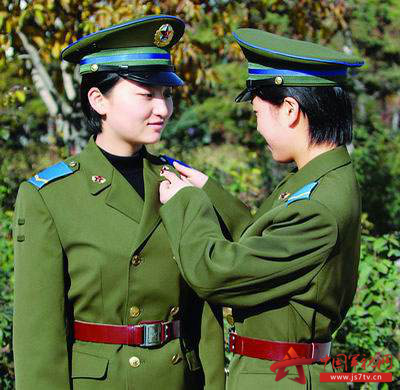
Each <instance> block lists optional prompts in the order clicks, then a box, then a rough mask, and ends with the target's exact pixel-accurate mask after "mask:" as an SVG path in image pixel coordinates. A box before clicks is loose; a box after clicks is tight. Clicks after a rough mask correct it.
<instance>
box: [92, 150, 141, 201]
mask: <svg viewBox="0 0 400 390" xmlns="http://www.w3.org/2000/svg"><path fill="white" fill-rule="evenodd" d="M97 147H98V148H99V149H100V150H101V152H102V153H103V155H104V156H105V157H106V158H107V160H108V161H109V162H110V163H111V164H112V165H113V167H114V168H115V169H117V170H118V171H119V172H120V173H121V175H122V176H124V177H125V179H126V180H128V182H129V184H130V185H131V186H132V187H133V188H134V189H135V190H136V192H137V193H138V194H139V195H140V196H141V197H142V199H144V181H143V158H144V156H145V155H146V149H145V147H142V148H141V149H140V150H139V151H138V152H136V153H135V154H133V155H132V156H116V155H114V154H111V153H108V152H106V151H105V150H103V149H102V148H100V147H99V146H97Z"/></svg>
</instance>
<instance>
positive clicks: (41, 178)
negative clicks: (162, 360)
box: [28, 161, 74, 188]
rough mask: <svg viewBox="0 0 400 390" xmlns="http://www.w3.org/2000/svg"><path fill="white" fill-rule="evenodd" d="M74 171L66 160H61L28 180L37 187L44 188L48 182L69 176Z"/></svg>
mask: <svg viewBox="0 0 400 390" xmlns="http://www.w3.org/2000/svg"><path fill="white" fill-rule="evenodd" d="M73 172H74V171H73V170H72V169H71V168H70V167H69V166H68V165H67V164H66V163H65V162H64V161H61V162H59V163H57V164H55V165H53V166H51V167H49V168H46V169H44V170H43V171H41V172H39V173H37V174H36V175H35V176H33V177H31V178H30V179H29V180H28V182H29V183H31V184H33V185H34V186H35V187H37V188H42V187H43V186H44V185H46V184H47V183H50V182H51V181H53V180H55V179H58V178H59V177H63V176H67V175H70V174H71V173H73Z"/></svg>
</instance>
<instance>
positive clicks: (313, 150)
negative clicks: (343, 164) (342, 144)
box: [294, 144, 336, 169]
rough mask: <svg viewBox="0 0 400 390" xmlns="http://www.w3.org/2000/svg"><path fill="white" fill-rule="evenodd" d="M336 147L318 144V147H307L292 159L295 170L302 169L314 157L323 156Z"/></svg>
mask: <svg viewBox="0 0 400 390" xmlns="http://www.w3.org/2000/svg"><path fill="white" fill-rule="evenodd" d="M335 148H336V145H332V144H319V145H312V146H310V145H307V146H306V147H305V148H304V150H303V151H302V152H301V153H299V155H298V156H297V157H296V158H295V159H294V161H295V163H296V165H297V169H301V168H303V167H304V166H305V165H306V164H307V163H309V162H310V161H311V160H313V159H314V158H315V157H317V156H319V155H320V154H323V153H325V152H329V151H330V150H332V149H335Z"/></svg>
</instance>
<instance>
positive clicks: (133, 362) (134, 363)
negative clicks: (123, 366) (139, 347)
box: [129, 356, 140, 368]
mask: <svg viewBox="0 0 400 390" xmlns="http://www.w3.org/2000/svg"><path fill="white" fill-rule="evenodd" d="M129 364H130V365H131V366H132V367H134V368H137V367H139V366H140V359H139V358H138V357H137V356H132V357H131V358H130V359H129Z"/></svg>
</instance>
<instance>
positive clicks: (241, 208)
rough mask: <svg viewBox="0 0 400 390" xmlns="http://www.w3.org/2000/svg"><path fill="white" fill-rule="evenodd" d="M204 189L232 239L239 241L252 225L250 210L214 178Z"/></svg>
mask: <svg viewBox="0 0 400 390" xmlns="http://www.w3.org/2000/svg"><path fill="white" fill-rule="evenodd" d="M202 189H203V191H204V192H205V193H206V194H207V196H208V198H209V199H210V201H211V203H212V204H213V206H214V207H215V209H216V211H217V212H218V214H219V215H220V216H221V218H222V220H223V222H224V224H225V225H226V227H227V229H228V231H229V233H230V234H231V236H232V239H233V240H234V241H237V240H238V239H239V237H240V235H241V234H242V232H243V230H244V229H245V228H246V227H247V226H248V225H249V224H250V223H251V220H252V216H251V214H250V209H249V208H248V207H247V206H246V205H245V204H244V203H242V202H241V201H240V200H239V199H237V198H235V197H234V196H233V195H231V194H230V193H229V192H228V191H226V190H225V189H224V188H223V187H222V186H221V185H220V184H219V183H218V182H216V181H215V180H214V179H212V178H209V179H208V180H207V182H206V184H205V186H204V187H203V188H202Z"/></svg>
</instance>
